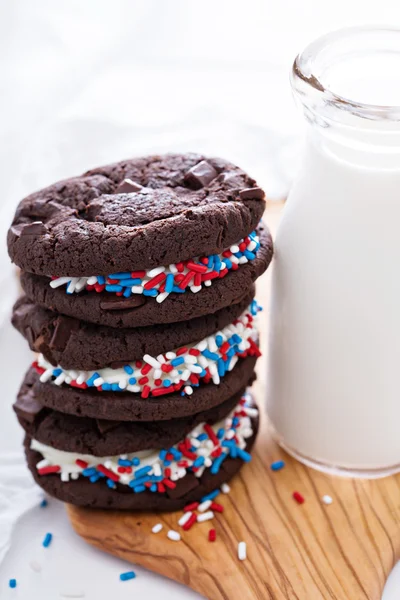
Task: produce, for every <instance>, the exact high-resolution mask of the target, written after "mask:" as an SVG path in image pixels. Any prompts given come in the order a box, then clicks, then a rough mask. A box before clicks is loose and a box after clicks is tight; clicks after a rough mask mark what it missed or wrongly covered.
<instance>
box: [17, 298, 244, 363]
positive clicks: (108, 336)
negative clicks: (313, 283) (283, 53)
mask: <svg viewBox="0 0 400 600" xmlns="http://www.w3.org/2000/svg"><path fill="white" fill-rule="evenodd" d="M253 297H254V289H251V290H250V293H248V294H247V295H246V296H245V298H244V299H243V300H242V301H241V302H239V303H238V304H233V305H231V306H229V307H227V308H223V309H221V310H220V311H218V312H216V313H214V314H208V315H205V316H203V317H197V318H196V319H191V320H189V321H182V322H179V323H169V324H166V325H156V326H149V327H141V328H139V329H135V328H132V329H113V328H111V327H107V326H99V325H92V324H91V323H87V322H86V321H81V320H78V319H74V318H71V317H66V316H64V315H60V314H57V313H55V312H52V311H50V310H47V309H45V308H42V307H41V306H39V305H37V304H34V303H32V302H31V301H30V300H28V299H27V298H26V296H24V297H22V298H20V299H19V300H17V302H16V304H15V306H14V310H13V316H12V323H13V325H14V327H15V328H16V329H18V331H19V332H20V333H21V334H22V335H23V336H24V337H25V338H26V339H27V340H28V342H29V346H30V348H31V350H33V351H34V352H41V353H42V354H43V355H44V357H45V358H46V360H47V361H48V362H50V363H51V364H52V365H54V366H56V365H60V366H61V367H63V368H65V369H82V370H85V371H90V370H92V369H101V368H102V367H106V366H113V365H114V366H115V365H117V364H119V363H121V364H126V363H128V362H131V361H133V360H136V359H141V358H142V357H143V355H145V354H149V355H153V356H157V355H159V354H161V353H164V352H167V351H168V350H171V349H174V348H179V347H180V346H184V345H186V344H190V343H192V342H199V341H200V340H202V339H203V338H205V337H207V336H209V335H212V334H214V333H216V332H217V331H219V330H221V329H223V328H224V327H226V326H227V325H229V324H230V323H232V322H233V321H234V320H235V319H237V318H238V317H240V315H241V314H242V313H243V311H244V310H245V309H246V308H247V307H248V306H249V304H250V303H251V301H252V300H253Z"/></svg>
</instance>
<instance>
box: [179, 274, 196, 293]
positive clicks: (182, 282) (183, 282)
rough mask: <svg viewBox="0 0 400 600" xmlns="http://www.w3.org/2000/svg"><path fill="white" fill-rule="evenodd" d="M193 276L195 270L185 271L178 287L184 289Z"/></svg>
mask: <svg viewBox="0 0 400 600" xmlns="http://www.w3.org/2000/svg"><path fill="white" fill-rule="evenodd" d="M194 276H195V272H194V271H189V273H187V274H186V275H185V277H184V278H183V279H182V281H181V282H180V284H179V287H180V288H181V290H184V289H185V287H186V286H187V285H189V283H190V282H191V280H192V279H193V277H194Z"/></svg>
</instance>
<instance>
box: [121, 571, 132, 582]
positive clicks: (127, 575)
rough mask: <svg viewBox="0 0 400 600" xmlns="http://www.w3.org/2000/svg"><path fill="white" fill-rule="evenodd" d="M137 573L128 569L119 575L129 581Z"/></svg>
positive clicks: (123, 579)
mask: <svg viewBox="0 0 400 600" xmlns="http://www.w3.org/2000/svg"><path fill="white" fill-rule="evenodd" d="M135 577H136V573H134V572H133V571H127V572H126V573H121V575H120V576H119V578H120V580H121V581H129V580H130V579H135Z"/></svg>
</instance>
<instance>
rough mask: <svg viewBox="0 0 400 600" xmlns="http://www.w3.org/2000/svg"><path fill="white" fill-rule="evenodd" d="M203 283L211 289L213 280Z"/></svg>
mask: <svg viewBox="0 0 400 600" xmlns="http://www.w3.org/2000/svg"><path fill="white" fill-rule="evenodd" d="M203 283H204V285H205V286H206V287H210V285H211V284H212V281H211V279H208V280H207V281H204V282H203Z"/></svg>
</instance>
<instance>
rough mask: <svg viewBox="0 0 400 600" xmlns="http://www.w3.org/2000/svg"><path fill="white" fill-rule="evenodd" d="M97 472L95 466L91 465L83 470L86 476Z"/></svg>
mask: <svg viewBox="0 0 400 600" xmlns="http://www.w3.org/2000/svg"><path fill="white" fill-rule="evenodd" d="M95 473H97V471H96V469H95V468H94V467H89V468H88V469H83V471H82V475H83V476H84V477H91V476H92V475H94V474H95Z"/></svg>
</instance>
